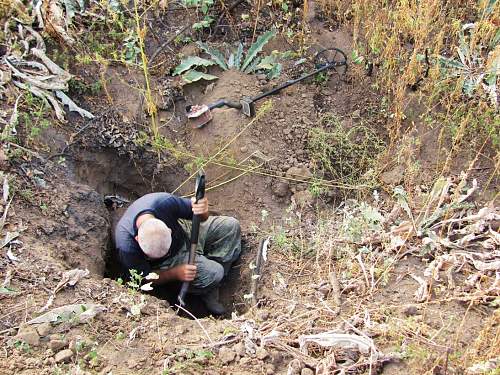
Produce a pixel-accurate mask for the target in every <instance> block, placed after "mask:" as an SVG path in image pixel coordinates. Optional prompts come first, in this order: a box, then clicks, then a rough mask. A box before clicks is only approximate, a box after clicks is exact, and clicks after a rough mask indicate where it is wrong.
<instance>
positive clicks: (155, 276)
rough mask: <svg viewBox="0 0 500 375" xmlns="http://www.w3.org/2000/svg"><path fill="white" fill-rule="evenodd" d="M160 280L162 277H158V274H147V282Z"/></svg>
mask: <svg viewBox="0 0 500 375" xmlns="http://www.w3.org/2000/svg"><path fill="white" fill-rule="evenodd" d="M159 278H160V275H158V274H157V273H155V272H150V273H148V274H147V276H146V277H145V279H146V280H158V279H159Z"/></svg>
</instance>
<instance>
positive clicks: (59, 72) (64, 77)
mask: <svg viewBox="0 0 500 375" xmlns="http://www.w3.org/2000/svg"><path fill="white" fill-rule="evenodd" d="M31 53H32V54H33V55H34V56H36V57H38V58H39V59H40V60H42V62H43V63H44V65H45V66H46V67H47V69H49V70H50V71H51V72H52V73H53V74H56V75H58V76H59V77H60V78H61V79H62V80H66V81H67V80H69V79H71V77H73V76H72V75H71V74H69V73H68V72H67V71H65V70H64V69H62V68H61V67H60V66H59V65H57V64H56V63H55V62H53V61H52V60H51V59H50V58H49V57H48V56H47V55H46V54H45V52H44V51H43V50H41V49H38V48H32V49H31Z"/></svg>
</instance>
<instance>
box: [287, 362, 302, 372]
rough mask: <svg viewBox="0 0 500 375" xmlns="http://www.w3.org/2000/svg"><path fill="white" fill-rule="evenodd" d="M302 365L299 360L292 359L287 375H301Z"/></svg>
mask: <svg viewBox="0 0 500 375" xmlns="http://www.w3.org/2000/svg"><path fill="white" fill-rule="evenodd" d="M301 369H302V363H301V362H300V361H299V360H298V359H292V360H291V361H290V363H289V364H288V371H287V375H300V372H301V371H300V370H301Z"/></svg>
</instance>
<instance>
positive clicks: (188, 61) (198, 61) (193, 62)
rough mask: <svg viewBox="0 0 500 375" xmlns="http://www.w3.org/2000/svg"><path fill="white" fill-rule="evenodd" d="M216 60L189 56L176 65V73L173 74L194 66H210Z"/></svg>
mask: <svg viewBox="0 0 500 375" xmlns="http://www.w3.org/2000/svg"><path fill="white" fill-rule="evenodd" d="M214 64H215V62H214V61H211V60H207V59H204V58H202V57H198V56H189V57H187V58H185V59H183V60H182V61H181V63H180V64H179V65H177V66H176V68H175V70H174V73H173V74H172V75H174V76H176V75H178V74H181V73H183V72H185V71H186V70H189V69H191V68H192V67H193V66H194V67H196V66H210V65H214Z"/></svg>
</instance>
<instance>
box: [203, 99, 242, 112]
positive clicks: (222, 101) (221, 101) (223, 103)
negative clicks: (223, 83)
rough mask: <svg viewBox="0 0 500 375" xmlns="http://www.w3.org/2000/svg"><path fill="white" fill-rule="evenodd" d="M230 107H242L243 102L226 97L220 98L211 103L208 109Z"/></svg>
mask: <svg viewBox="0 0 500 375" xmlns="http://www.w3.org/2000/svg"><path fill="white" fill-rule="evenodd" d="M221 107H229V108H234V109H241V104H240V103H237V102H232V101H230V100H226V99H219V100H217V101H216V102H214V103H212V104H209V105H208V109H209V110H212V109H214V108H221Z"/></svg>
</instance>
